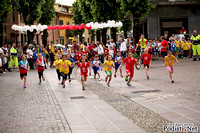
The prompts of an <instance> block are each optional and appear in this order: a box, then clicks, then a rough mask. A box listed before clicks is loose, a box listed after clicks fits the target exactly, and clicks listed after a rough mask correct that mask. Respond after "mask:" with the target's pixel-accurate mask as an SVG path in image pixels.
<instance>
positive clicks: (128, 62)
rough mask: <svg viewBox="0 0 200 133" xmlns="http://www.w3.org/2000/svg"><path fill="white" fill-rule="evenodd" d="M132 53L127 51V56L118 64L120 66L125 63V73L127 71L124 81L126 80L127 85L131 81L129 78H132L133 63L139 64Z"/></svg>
mask: <svg viewBox="0 0 200 133" xmlns="http://www.w3.org/2000/svg"><path fill="white" fill-rule="evenodd" d="M132 55H133V54H132V53H131V52H129V53H128V57H126V58H125V59H124V60H123V62H122V63H121V65H120V67H122V64H123V63H126V73H127V75H126V78H125V81H128V82H127V85H128V86H131V83H130V82H131V80H132V78H133V74H134V64H139V63H138V62H137V61H136V60H135V58H134V57H133V56H132ZM128 77H129V78H128Z"/></svg>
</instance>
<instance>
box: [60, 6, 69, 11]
mask: <svg viewBox="0 0 200 133" xmlns="http://www.w3.org/2000/svg"><path fill="white" fill-rule="evenodd" d="M60 11H61V12H69V11H68V8H67V7H62V6H61V7H60Z"/></svg>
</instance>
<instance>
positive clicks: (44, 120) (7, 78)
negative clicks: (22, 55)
mask: <svg viewBox="0 0 200 133" xmlns="http://www.w3.org/2000/svg"><path fill="white" fill-rule="evenodd" d="M0 132H2V133H9V132H12V133H32V132H33V133H39V132H41V133H46V132H56V133H60V132H65V133H70V132H71V130H70V127H69V125H68V123H67V121H66V119H65V117H64V115H63V113H62V111H61V109H60V106H59V105H58V103H57V100H56V99H55V96H54V95H53V93H52V90H51V89H50V88H49V86H48V84H47V83H46V81H45V82H43V83H42V84H41V85H39V84H38V74H37V71H36V70H33V71H29V72H28V80H27V88H26V89H24V88H23V81H21V80H20V78H19V73H18V72H16V70H14V71H13V72H12V73H9V72H7V73H6V75H3V76H1V77H0Z"/></svg>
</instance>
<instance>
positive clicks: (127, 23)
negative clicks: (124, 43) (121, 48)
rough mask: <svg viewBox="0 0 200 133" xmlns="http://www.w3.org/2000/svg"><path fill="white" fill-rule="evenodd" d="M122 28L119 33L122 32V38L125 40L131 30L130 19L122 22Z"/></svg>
mask: <svg viewBox="0 0 200 133" xmlns="http://www.w3.org/2000/svg"><path fill="white" fill-rule="evenodd" d="M122 23H123V26H122V27H121V28H120V30H121V31H124V37H125V38H127V32H130V31H131V29H132V21H131V20H130V19H126V20H122Z"/></svg>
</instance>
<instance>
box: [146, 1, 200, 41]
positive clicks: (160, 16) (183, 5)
mask: <svg viewBox="0 0 200 133" xmlns="http://www.w3.org/2000/svg"><path fill="white" fill-rule="evenodd" d="M150 2H151V3H152V4H153V5H154V6H155V8H154V9H152V10H151V11H150V12H149V14H148V16H147V18H146V19H145V20H143V26H142V27H143V28H142V32H143V33H144V34H145V36H146V38H151V39H153V38H160V36H161V35H164V34H167V35H168V36H171V34H180V30H181V28H182V27H184V28H185V30H186V32H187V34H188V35H192V32H193V30H194V29H197V30H198V32H199V33H200V8H199V7H200V0H150Z"/></svg>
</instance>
